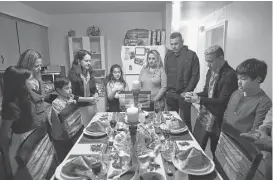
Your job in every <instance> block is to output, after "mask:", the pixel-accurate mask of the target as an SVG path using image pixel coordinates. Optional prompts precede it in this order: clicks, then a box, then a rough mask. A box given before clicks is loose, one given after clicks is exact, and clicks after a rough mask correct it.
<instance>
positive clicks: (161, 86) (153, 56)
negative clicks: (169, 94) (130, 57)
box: [139, 50, 167, 111]
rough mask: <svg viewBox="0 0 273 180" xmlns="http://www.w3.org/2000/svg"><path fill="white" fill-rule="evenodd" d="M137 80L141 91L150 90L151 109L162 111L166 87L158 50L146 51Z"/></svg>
mask: <svg viewBox="0 0 273 180" xmlns="http://www.w3.org/2000/svg"><path fill="white" fill-rule="evenodd" d="M139 81H140V83H141V86H142V88H141V90H142V91H151V110H155V111H158V110H161V111H163V110H164V108H165V98H164V94H165V91H166V87H167V76H166V73H165V70H164V68H163V63H162V60H161V57H160V54H159V53H158V51H156V50H150V51H149V52H148V53H147V61H146V63H145V64H144V66H143V68H142V70H141V72H140V75H139Z"/></svg>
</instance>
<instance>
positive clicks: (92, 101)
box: [87, 97, 97, 104]
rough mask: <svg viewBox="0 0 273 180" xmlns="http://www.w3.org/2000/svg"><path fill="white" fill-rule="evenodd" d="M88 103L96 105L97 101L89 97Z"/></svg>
mask: <svg viewBox="0 0 273 180" xmlns="http://www.w3.org/2000/svg"><path fill="white" fill-rule="evenodd" d="M87 102H89V103H90V104H96V103H97V100H96V98H95V97H88V98H87Z"/></svg>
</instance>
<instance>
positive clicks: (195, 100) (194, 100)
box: [190, 93, 198, 103]
mask: <svg viewBox="0 0 273 180" xmlns="http://www.w3.org/2000/svg"><path fill="white" fill-rule="evenodd" d="M197 101H198V95H197V94H196V93H192V96H191V99H190V102H191V103H197Z"/></svg>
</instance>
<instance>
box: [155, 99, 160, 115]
mask: <svg viewBox="0 0 273 180" xmlns="http://www.w3.org/2000/svg"><path fill="white" fill-rule="evenodd" d="M154 111H155V113H156V114H158V112H159V111H160V105H159V101H155V102H154Z"/></svg>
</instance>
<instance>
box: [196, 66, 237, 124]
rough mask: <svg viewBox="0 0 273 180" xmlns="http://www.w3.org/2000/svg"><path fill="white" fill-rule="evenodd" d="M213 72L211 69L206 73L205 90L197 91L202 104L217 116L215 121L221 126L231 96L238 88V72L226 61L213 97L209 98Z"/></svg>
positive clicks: (217, 80) (216, 83)
mask: <svg viewBox="0 0 273 180" xmlns="http://www.w3.org/2000/svg"><path fill="white" fill-rule="evenodd" d="M211 74H212V72H211V70H210V69H209V70H208V72H207V75H206V84H205V87H204V90H203V92H200V93H197V95H198V96H200V97H201V99H200V105H204V106H205V107H206V108H207V109H208V110H209V111H210V112H211V113H212V114H213V115H214V116H216V119H215V121H216V122H217V124H218V125H219V126H221V124H222V121H223V116H224V112H225V110H226V108H227V104H228V101H229V98H230V96H231V94H232V93H233V92H234V91H235V90H237V89H238V82H237V74H236V72H235V70H234V69H233V68H232V67H230V66H229V64H228V63H227V62H226V63H225V64H224V65H223V67H222V68H221V69H220V71H219V76H218V79H216V82H215V86H214V92H213V95H212V98H208V88H209V81H210V77H211Z"/></svg>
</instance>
